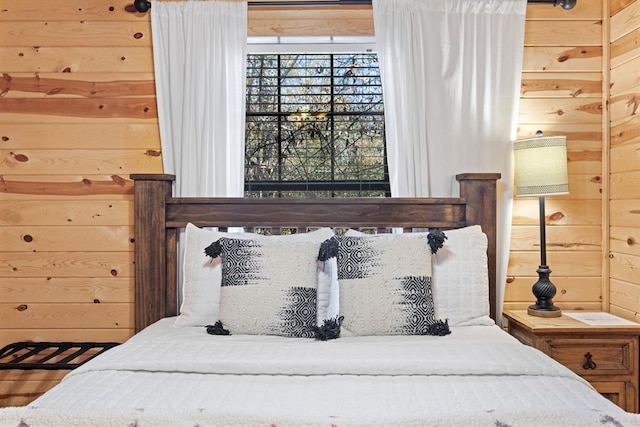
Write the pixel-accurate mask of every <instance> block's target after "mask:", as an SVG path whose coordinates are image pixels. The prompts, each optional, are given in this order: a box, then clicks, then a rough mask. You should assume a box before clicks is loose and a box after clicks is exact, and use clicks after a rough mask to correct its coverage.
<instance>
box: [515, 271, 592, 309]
mask: <svg viewBox="0 0 640 427" xmlns="http://www.w3.org/2000/svg"><path fill="white" fill-rule="evenodd" d="M554 269H555V267H554ZM550 279H551V281H552V282H553V284H554V285H556V288H557V293H556V296H555V297H554V298H553V301H554V302H555V303H557V304H561V305H562V304H563V303H572V302H591V303H592V302H595V301H599V300H600V298H601V297H602V294H601V291H602V279H601V278H600V277H599V276H595V277H567V276H559V275H557V274H556V272H555V271H553V272H552V273H551V277H550ZM537 280H538V276H537V275H536V271H535V268H532V270H531V271H530V272H529V276H518V277H514V276H509V277H507V284H506V286H505V291H504V295H505V299H506V300H507V301H529V303H530V304H532V303H534V302H535V297H534V296H533V294H532V292H531V287H532V286H533V284H534V283H536V281H537Z"/></svg>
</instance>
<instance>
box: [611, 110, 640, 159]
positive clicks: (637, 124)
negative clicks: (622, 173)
mask: <svg viewBox="0 0 640 427" xmlns="http://www.w3.org/2000/svg"><path fill="white" fill-rule="evenodd" d="M636 141H640V115H636V116H633V117H629V118H628V119H626V120H622V121H620V122H619V123H618V124H616V125H614V126H612V127H611V147H616V146H619V145H622V144H626V143H630V142H636ZM614 166H615V165H614Z"/></svg>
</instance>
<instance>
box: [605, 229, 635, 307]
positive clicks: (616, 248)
mask: <svg viewBox="0 0 640 427" xmlns="http://www.w3.org/2000/svg"><path fill="white" fill-rule="evenodd" d="M609 238H610V244H611V248H610V249H611V251H612V252H618V253H623V254H628V255H636V256H640V227H611V228H610V230H609ZM639 286H640V285H639ZM639 297H640V294H639Z"/></svg>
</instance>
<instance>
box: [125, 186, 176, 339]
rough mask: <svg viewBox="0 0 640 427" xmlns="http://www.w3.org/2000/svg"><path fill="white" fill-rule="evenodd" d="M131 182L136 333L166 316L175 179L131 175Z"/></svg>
mask: <svg viewBox="0 0 640 427" xmlns="http://www.w3.org/2000/svg"><path fill="white" fill-rule="evenodd" d="M131 179H133V180H134V181H135V185H134V204H133V212H134V226H135V231H134V236H135V246H136V251H135V259H134V262H135V264H136V266H137V267H136V268H135V301H136V307H135V331H136V332H139V331H141V330H142V329H143V328H144V327H145V326H147V325H150V324H151V323H153V322H155V321H156V320H159V319H161V318H162V317H165V316H166V304H167V298H166V295H165V292H166V289H167V283H166V282H167V251H166V234H165V233H166V229H165V218H166V200H167V199H168V198H170V197H171V187H172V183H173V180H174V179H175V177H174V176H173V175H166V174H133V175H131ZM141 224H144V226H141ZM142 247H144V248H143V249H142ZM142 266H144V267H142ZM149 284H153V286H149ZM173 289H175V287H174V288H173ZM151 302H153V304H152V303H151Z"/></svg>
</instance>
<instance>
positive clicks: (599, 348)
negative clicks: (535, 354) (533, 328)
mask: <svg viewBox="0 0 640 427" xmlns="http://www.w3.org/2000/svg"><path fill="white" fill-rule="evenodd" d="M632 343H633V340H631V339H629V338H625V337H622V338H618V339H616V338H610V337H609V338H595V337H594V338H588V339H569V338H557V339H555V338H554V339H546V340H545V346H546V347H548V349H543V351H545V353H547V354H548V355H550V356H551V357H553V358H554V359H555V360H557V361H558V362H560V363H562V364H563V365H565V366H566V367H568V368H569V369H571V370H572V371H574V372H575V373H577V374H579V375H628V374H631V373H633V369H634V365H633V363H632V356H631V353H632V348H633V347H632Z"/></svg>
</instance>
